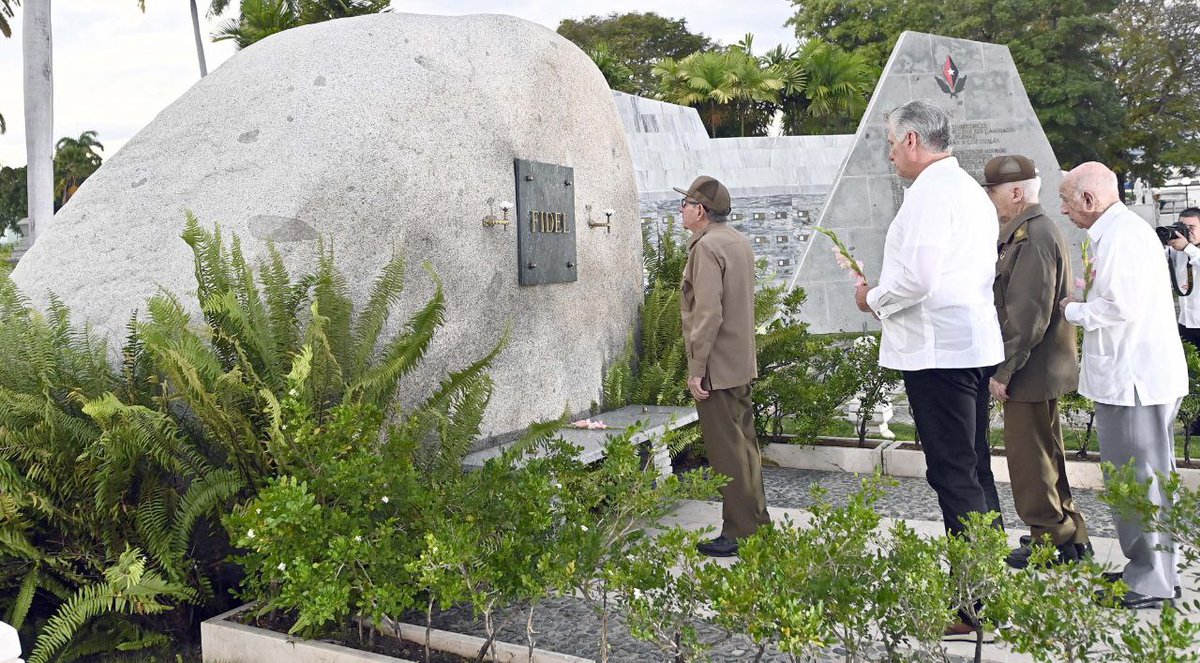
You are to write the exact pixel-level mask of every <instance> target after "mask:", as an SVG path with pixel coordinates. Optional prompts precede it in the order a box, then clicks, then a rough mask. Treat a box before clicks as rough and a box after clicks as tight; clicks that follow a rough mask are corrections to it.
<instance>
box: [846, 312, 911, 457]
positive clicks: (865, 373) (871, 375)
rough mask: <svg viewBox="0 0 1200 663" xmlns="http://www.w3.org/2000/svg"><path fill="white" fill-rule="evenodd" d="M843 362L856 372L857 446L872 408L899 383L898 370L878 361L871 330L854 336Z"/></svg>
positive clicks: (862, 439) (862, 440) (876, 343)
mask: <svg viewBox="0 0 1200 663" xmlns="http://www.w3.org/2000/svg"><path fill="white" fill-rule="evenodd" d="M846 363H847V364H848V365H849V366H850V367H851V369H852V370H853V372H854V374H855V375H856V376H857V379H858V382H857V385H856V389H857V392H858V412H857V420H856V421H855V425H854V430H855V432H856V433H857V434H858V446H860V447H862V446H865V445H866V442H867V426H868V425H870V423H871V417H872V416H874V414H875V408H876V407H878V406H879V404H880V403H883V402H884V401H885V400H886V399H887V395H888V392H889V391H891V390H892V389H895V388H896V387H897V386H898V385H899V384H900V380H901V377H900V373H899V372H898V371H895V370H892V369H890V368H884V367H883V366H880V365H879V339H878V338H877V337H876V336H874V335H872V334H863V335H862V336H859V337H858V338H856V339H854V343H853V344H852V345H851V347H850V350H849V352H847V353H846Z"/></svg>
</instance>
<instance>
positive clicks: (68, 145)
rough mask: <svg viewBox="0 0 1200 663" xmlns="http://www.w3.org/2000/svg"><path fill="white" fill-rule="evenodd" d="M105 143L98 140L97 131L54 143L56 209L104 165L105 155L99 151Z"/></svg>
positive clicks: (65, 202) (61, 139) (64, 203)
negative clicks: (102, 155) (102, 163)
mask: <svg viewBox="0 0 1200 663" xmlns="http://www.w3.org/2000/svg"><path fill="white" fill-rule="evenodd" d="M96 150H99V151H100V152H103V151H104V146H103V145H101V144H100V142H99V141H98V140H96V132H95V131H85V132H83V133H82V134H79V138H71V137H70V136H67V137H65V138H60V139H58V142H57V143H55V145H54V209H55V210H57V209H58V208H60V207H62V206H63V205H66V204H67V201H68V200H70V199H71V196H73V195H75V192H76V191H78V190H79V187H80V185H82V184H83V181H84V180H86V179H87V178H88V177H89V176H91V174H92V173H94V172H96V170H98V169H99V168H100V164H101V162H103V161H104V158H103V157H101V156H100V154H99V153H97V151H96Z"/></svg>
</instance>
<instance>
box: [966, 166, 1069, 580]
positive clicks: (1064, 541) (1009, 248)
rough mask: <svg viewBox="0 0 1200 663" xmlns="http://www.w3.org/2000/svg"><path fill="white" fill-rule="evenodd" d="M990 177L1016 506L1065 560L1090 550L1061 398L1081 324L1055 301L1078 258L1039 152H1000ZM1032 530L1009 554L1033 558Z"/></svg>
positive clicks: (1022, 560) (1016, 562) (1021, 563)
mask: <svg viewBox="0 0 1200 663" xmlns="http://www.w3.org/2000/svg"><path fill="white" fill-rule="evenodd" d="M983 175H984V182H983V186H984V188H985V189H986V190H987V192H988V197H989V198H990V199H991V201H992V204H993V205H995V206H996V213H997V216H998V217H999V220H1000V238H999V247H998V248H999V258H998V261H997V263H996V281H995V283H994V285H993V290H994V292H995V298H996V310H997V314H998V315H999V318H1000V329H1001V331H1002V333H1003V335H1004V362H1003V363H1002V364H1000V366H999V367H998V368H997V369H996V373H995V375H993V376H992V378H991V380H990V381H989V384H988V388H989V390H990V391H991V393H992V396H993V397H995V398H996V400H998V401H1000V402H1002V403H1003V404H1004V444H1005V447H1006V453H1007V458H1008V471H1009V474H1010V475H1011V480H1012V491H1013V499H1014V501H1015V502H1016V507H1017V515H1019V516H1020V517H1021V520H1023V521H1025V523H1026V524H1028V525H1029V530H1030V534H1031V535H1032V539H1033V540H1042V538H1043V537H1048V539H1049V542H1050V543H1051V544H1053V545H1054V546H1055V547H1056V548H1057V549H1058V561H1059V562H1072V561H1076V560H1078V559H1079V558H1080V557H1084V556H1088V555H1090V554H1091V544H1090V543H1088V534H1087V526H1086V525H1084V522H1083V515H1082V514H1080V513H1079V511H1078V510H1077V509H1076V508H1075V504H1074V501H1073V500H1072V498H1071V487H1070V485H1068V483H1067V469H1066V452H1065V450H1064V448H1063V439H1062V430H1061V429H1060V425H1059V413H1058V398H1059V397H1060V396H1062V395H1063V394H1066V393H1067V392H1069V391H1071V390H1073V389H1075V387H1076V384H1077V382H1078V379H1079V364H1078V356H1077V353H1076V348H1075V332H1074V329H1073V328H1072V327H1071V325H1070V324H1069V323H1067V322H1066V321H1065V320H1064V319H1063V317H1062V312H1061V310H1060V309H1059V307H1058V305H1057V303H1058V301H1059V300H1061V299H1063V298H1064V297H1067V296H1068V295H1070V294H1071V287H1072V281H1071V259H1070V256H1069V254H1068V253H1067V249H1066V243H1065V242H1064V241H1063V236H1062V233H1061V232H1059V230H1058V227H1057V226H1056V225H1055V223H1054V220H1053V219H1050V218H1049V217H1047V216H1046V215H1045V212H1044V211H1043V210H1042V207H1041V205H1040V204H1039V203H1038V193H1039V189H1040V188H1041V178H1040V177H1038V175H1037V169H1036V168H1035V167H1034V164H1033V161H1031V160H1029V159H1028V158H1026V157H1023V156H1018V155H1006V156H999V157H996V158H995V159H992V160H991V161H989V162H988V163H987V165H986V166H985V167H984V171H983ZM1029 542H1030V539H1029V538H1024V537H1023V538H1022V542H1021V543H1022V545H1021V547H1019V548H1017V549H1016V550H1013V551H1012V553H1011V554H1009V556H1008V559H1007V562H1008V564H1009V565H1010V566H1012V567H1015V568H1024V567H1025V566H1026V565H1028V563H1029V555H1030V548H1029Z"/></svg>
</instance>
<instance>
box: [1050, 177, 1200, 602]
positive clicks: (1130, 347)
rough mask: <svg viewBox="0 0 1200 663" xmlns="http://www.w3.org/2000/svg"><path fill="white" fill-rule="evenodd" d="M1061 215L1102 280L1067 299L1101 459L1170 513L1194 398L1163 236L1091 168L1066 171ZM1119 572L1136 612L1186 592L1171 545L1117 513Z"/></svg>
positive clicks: (1081, 379) (1113, 182) (1109, 179)
mask: <svg viewBox="0 0 1200 663" xmlns="http://www.w3.org/2000/svg"><path fill="white" fill-rule="evenodd" d="M1059 197H1060V198H1061V199H1062V211H1063V214H1066V215H1067V216H1068V217H1070V219H1071V222H1072V223H1074V224H1075V225H1076V226H1078V227H1080V228H1083V229H1085V230H1087V233H1088V237H1089V238H1090V239H1091V242H1092V253H1093V254H1094V256H1095V265H1094V267H1095V276H1094V280H1093V283H1092V284H1091V288H1090V289H1089V292H1088V295H1087V298H1086V301H1082V302H1080V301H1074V299H1073V298H1070V297H1067V298H1064V299H1062V300H1061V302H1060V305H1061V306H1062V310H1063V314H1064V317H1065V318H1066V319H1067V321H1068V322H1071V323H1074V324H1076V325H1079V326H1080V327H1083V330H1084V335H1083V362H1082V368H1081V370H1080V374H1079V393H1080V394H1082V395H1084V396H1086V397H1088V398H1090V399H1092V400H1093V401H1095V403H1096V432H1097V436H1098V437H1099V439H1100V458H1101V459H1102V460H1105V461H1108V462H1112V463H1114V464H1115V465H1117V466H1122V465H1125V464H1127V463H1131V462H1132V465H1133V469H1134V472H1135V473H1136V474H1137V477H1138V479H1139V480H1142V481H1150V499H1151V500H1153V501H1154V503H1155V504H1157V505H1158V506H1159V507H1160V508H1169V504H1168V503H1167V499H1166V496H1165V495H1164V493H1163V491H1162V487H1161V485H1160V484H1159V481H1158V478H1157V476H1156V475H1157V474H1158V473H1168V472H1173V471H1174V470H1175V445H1174V440H1175V436H1174V434H1173V433H1174V425H1173V424H1174V421H1175V413H1176V411H1177V410H1178V409H1179V402H1180V399H1181V398H1183V397H1184V396H1185V395H1187V391H1188V376H1187V365H1186V364H1185V363H1184V358H1183V345H1182V343H1181V342H1180V340H1179V334H1178V333H1177V332H1176V329H1175V306H1174V303H1173V302H1172V301H1171V289H1170V277H1169V275H1168V273H1167V264H1166V262H1164V261H1163V259H1162V244H1161V243H1160V242H1159V241H1158V237H1157V236H1155V234H1154V231H1153V230H1152V229H1151V228H1150V226H1149V225H1147V224H1146V222H1145V221H1143V220H1142V219H1141V217H1139V216H1138V215H1137V214H1135V213H1134V212H1132V211H1131V210H1129V209H1128V208H1127V207H1125V205H1124V204H1122V203H1121V201H1120V197H1119V189H1118V188H1117V177H1116V175H1115V174H1113V172H1112V171H1111V170H1109V169H1108V168H1107V167H1106V166H1104V164H1101V163H1096V162H1094V161H1093V162H1089V163H1085V164H1082V165H1080V166H1078V167H1077V168H1075V169H1074V170H1072V171H1071V172H1069V173H1067V175H1066V177H1064V178H1063V182H1062V186H1061V188H1060V190H1059ZM1116 525H1117V537H1118V539H1119V540H1120V543H1121V552H1122V553H1123V554H1124V555H1125V557H1127V558H1128V559H1129V563H1128V564H1126V565H1125V568H1124V570H1123V571H1122V572H1120V573H1115V574H1109V577H1110V578H1113V577H1121V578H1122V579H1123V580H1124V581H1125V584H1127V585H1128V586H1129V588H1130V591H1129V593H1128V594H1126V595H1125V597H1124V598H1123V600H1122V602H1121V603H1122V605H1124V606H1125V607H1127V608H1134V609H1136V608H1148V607H1157V606H1159V605H1161V604H1162V603H1163V602H1164V601H1169V600H1171V599H1172V598H1173V597H1175V596H1177V595H1178V593H1179V590H1178V587H1179V571H1178V568H1177V566H1176V561H1177V558H1176V553H1175V551H1174V544H1173V542H1172V541H1171V538H1170V537H1169V536H1167V535H1165V534H1162V533H1158V532H1147V531H1145V530H1144V529H1143V528H1142V526H1141V524H1140V523H1139V522H1138V521H1136V520H1132V519H1128V518H1122V517H1120V516H1119V514H1118V515H1117V516H1116Z"/></svg>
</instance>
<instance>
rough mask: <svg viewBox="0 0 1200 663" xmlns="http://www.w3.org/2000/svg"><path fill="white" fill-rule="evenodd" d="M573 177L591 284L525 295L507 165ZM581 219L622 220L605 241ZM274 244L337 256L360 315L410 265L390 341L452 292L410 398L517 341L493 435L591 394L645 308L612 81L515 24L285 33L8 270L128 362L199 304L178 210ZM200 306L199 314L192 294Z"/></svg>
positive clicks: (500, 365)
mask: <svg viewBox="0 0 1200 663" xmlns="http://www.w3.org/2000/svg"><path fill="white" fill-rule="evenodd" d="M515 158H520V159H531V160H535V161H542V162H548V163H554V164H562V165H566V166H571V167H573V168H574V175H575V186H574V196H575V214H576V220H577V232H576V244H577V251H578V268H577V269H578V280H577V281H575V282H573V283H556V284H550V285H539V286H524V287H522V286H519V285H518V284H517V256H516V253H517V232H516V230H515V229H514V228H512V227H508V228H503V227H494V228H487V227H484V226H483V224H482V223H481V221H482V220H483V218H484V217H485V216H487V215H488V214H489V211H494V212H495V214H496V215H500V211H499V210H498V209H495V208H490V207H489V199H491V201H493V202H494V204H495V205H498V204H499V202H500V201H512V200H514V196H515V184H514V173H513V160H514V159H515ZM585 206H590V207H591V209H593V210H603V209H606V208H612V209H613V210H615V214H614V215H613V218H612V231H611V232H605V230H603V229H590V228H588V226H587V216H588V212H587V211H586V207H585ZM185 210H192V211H193V212H195V214H196V215H197V216H198V217H199V219H200V220H201V223H202V225H204V226H206V227H211V225H212V224H213V223H220V224H221V227H222V231H223V233H225V234H226V236H228V234H229V233H236V234H237V235H239V236H240V237H241V240H242V246H243V250H244V251H245V252H246V253H247V254H248V257H250V258H251V260H252V261H253V262H255V263H257V259H258V257H261V256H263V255H265V254H266V248H267V240H271V241H273V242H274V243H275V245H276V246H277V248H278V249H279V250H280V252H281V253H282V254H283V256H284V259H285V261H286V263H287V264H288V266H289V268H290V269H291V270H292V273H293V275H297V274H299V273H300V272H301V271H302V270H307V269H311V268H312V266H313V265H314V264H315V262H314V257H315V254H316V249H317V240H318V238H319V237H324V238H326V240H327V241H331V242H332V244H333V247H334V250H335V253H336V256H337V263H338V265H339V267H340V268H341V270H342V271H343V273H344V274H345V276H346V278H347V281H348V282H349V284H350V287H351V289H352V295H353V298H354V300H355V302H356V303H361V302H364V301H365V300H366V297H367V296H368V293H369V289H370V286H371V283H372V282H373V280H374V279H375V277H376V276H377V275H378V274H379V273H380V270H381V268H382V266H383V265H384V264H385V263H386V262H387V261H388V260H389V258H390V257H391V256H392V255H393V252H399V253H401V254H402V255H403V256H404V258H405V260H406V263H407V265H408V270H407V278H406V288H405V294H404V298H403V300H402V301H401V303H400V304H399V305H398V306H397V307H395V308H394V309H393V315H392V319H391V320H390V321H389V325H390V329H391V331H395V330H396V329H397V328H398V327H399V326H400V324H402V323H403V321H404V320H405V319H407V317H408V316H409V315H410V314H411V313H412V312H413V311H415V310H416V309H417V308H418V307H419V306H420V305H421V304H423V303H424V302H425V301H427V300H428V298H429V297H430V296H431V294H432V293H433V282H432V280H431V279H430V278H429V276H428V275H427V274H425V273H424V272H423V271H422V270H421V269H420V265H421V263H422V262H425V261H428V262H429V263H430V264H431V265H432V267H433V269H434V270H435V271H436V273H437V274H438V275H440V277H441V278H442V279H443V281H444V283H445V287H446V299H447V305H448V309H447V316H446V325H445V327H444V328H443V330H442V331H441V332H440V333H439V334H438V336H437V337H436V339H435V341H434V343H433V346H432V348H431V350H430V353H429V355H428V357H427V358H426V360H425V362H424V365H423V366H422V368H421V369H420V371H419V372H418V373H417V374H415V375H413V376H410V377H409V378H406V380H405V381H404V382H403V384H402V393H401V397H402V400H403V401H404V402H405V403H412V402H415V401H416V400H418V399H420V398H421V397H423V396H424V395H425V394H427V393H428V391H429V390H430V389H431V388H432V387H433V386H434V384H435V383H436V381H437V380H438V379H440V378H441V377H442V376H444V375H445V374H446V373H447V372H448V371H451V370H455V369H458V368H460V367H462V366H465V365H466V364H468V363H470V362H471V361H472V360H474V359H475V358H477V357H479V356H482V355H483V354H485V353H486V352H487V351H488V349H490V348H491V347H492V345H493V344H495V343H496V341H497V339H499V338H500V337H501V335H502V333H503V331H504V328H505V326H506V325H511V341H510V342H509V345H508V347H507V349H505V351H504V352H503V354H502V355H501V356H500V357H499V359H498V360H497V362H496V363H495V365H494V367H493V370H492V377H493V379H494V380H495V383H496V388H495V393H494V395H493V397H492V402H491V405H490V406H489V408H488V412H487V415H486V417H485V420H484V427H485V431H486V432H488V433H493V434H498V433H504V432H508V431H513V430H516V429H519V428H521V427H523V426H524V425H526V424H527V423H528V422H530V421H533V420H536V419H541V418H547V417H554V416H557V415H559V414H561V413H562V412H563V410H564V408H566V409H569V410H571V411H572V412H580V411H583V410H585V409H587V408H588V406H589V405H590V404H591V403H592V402H593V401H595V400H597V399H598V398H599V392H600V381H601V374H602V371H603V369H604V367H606V366H608V365H609V364H611V363H612V362H613V361H614V360H615V359H616V358H618V357H619V355H620V353H621V351H622V350H623V348H624V345H625V342H626V338H627V335H628V334H629V332H630V330H631V329H632V326H633V324H634V322H635V320H636V315H637V309H638V306H639V304H640V303H641V286H642V268H641V234H640V231H639V227H638V222H637V217H636V213H637V193H636V190H635V186H634V177H633V170H632V166H631V162H630V158H629V152H628V148H627V146H626V142H625V136H624V130H623V128H622V125H621V121H620V119H619V117H618V116H617V112H616V109H615V107H614V105H613V101H612V96H611V94H610V92H609V89H608V86H607V85H606V84H605V81H604V78H603V77H602V76H601V74H600V72H599V71H598V70H597V69H596V67H595V66H594V65H593V64H592V62H591V60H590V59H589V58H588V57H587V55H586V54H584V53H583V52H582V51H580V50H579V49H578V48H576V47H575V46H574V45H573V44H571V43H570V42H568V41H567V40H566V39H563V38H561V37H559V36H558V35H557V34H555V33H554V32H552V31H550V30H548V29H546V28H543V27H541V26H539V25H536V24H533V23H530V22H527V21H523V20H520V19H517V18H513V17H509V16H498V15H477V16H462V17H443V16H423V15H414V14H384V15H376V16H368V17H361V18H352V19H343V20H337V21H330V22H328V23H321V24H318V25H312V26H307V27H302V28H297V29H294V30H288V31H286V32H283V33H280V34H278V35H275V36H273V37H271V38H269V39H266V40H264V41H262V42H259V43H258V44H255V45H254V46H251V47H250V48H247V49H246V50H244V51H242V52H240V53H238V54H237V55H236V56H234V57H233V58H231V59H230V60H229V61H228V62H226V63H225V64H224V65H223V66H221V68H220V69H218V70H216V71H215V72H213V73H212V74H210V75H209V76H208V77H207V78H205V79H203V80H201V81H200V82H199V83H197V84H196V85H195V86H193V87H192V89H191V90H189V91H188V92H187V93H186V94H184V95H183V96H182V97H181V98H180V99H179V100H177V101H176V102H175V103H174V104H172V105H171V106H170V107H168V108H167V109H166V110H164V111H163V112H162V113H161V114H160V115H159V116H158V117H157V118H156V119H155V120H154V121H153V122H152V123H151V124H150V125H148V126H147V127H146V128H145V129H143V130H142V131H141V132H140V133H138V135H137V136H135V137H134V138H133V139H132V140H130V141H129V143H128V144H126V146H125V147H124V148H123V149H122V150H120V151H119V152H118V153H117V154H115V155H114V156H113V157H112V158H111V159H109V161H108V162H106V163H105V164H104V166H103V167H102V168H100V170H99V171H97V172H96V174H95V175H93V176H92V177H91V178H89V179H88V181H87V182H86V183H85V184H84V185H83V187H82V188H81V189H80V190H79V192H78V193H77V194H76V195H75V196H74V197H73V198H72V199H71V201H70V202H69V203H68V204H67V205H66V206H65V207H64V208H63V209H62V210H61V211H60V212H59V213H58V214H57V216H56V217H55V219H54V223H53V225H51V227H49V228H48V229H46V231H45V234H44V235H43V236H41V238H40V239H39V240H38V242H37V244H36V245H35V246H34V247H32V248H31V249H30V250H29V252H28V253H27V254H26V255H25V256H24V257H23V258H22V260H21V261H20V263H19V265H18V266H17V268H16V271H15V272H14V278H15V280H16V282H17V284H18V285H19V286H20V287H21V289H22V290H23V291H24V292H25V293H26V294H27V295H29V296H30V297H31V298H32V299H33V300H34V301H35V302H37V303H39V304H40V303H44V302H46V301H47V299H48V296H49V293H51V292H53V293H55V294H57V295H58V296H59V297H61V298H62V299H63V300H64V301H65V302H66V303H67V304H68V305H69V306H70V308H71V310H72V312H73V313H74V314H75V316H76V319H77V320H79V321H82V320H87V321H90V322H91V323H92V325H93V327H94V328H95V329H96V330H97V331H99V332H101V333H103V334H106V335H107V336H108V337H109V339H110V344H111V345H112V346H114V348H115V346H116V345H117V344H119V342H120V341H121V339H122V336H123V328H124V325H125V323H126V322H127V321H128V320H129V317H130V314H131V313H132V312H133V311H134V310H135V309H138V308H142V307H144V303H145V301H146V299H147V298H148V297H150V296H151V295H153V294H155V292H156V291H158V289H159V288H163V289H166V290H169V291H172V292H175V293H177V294H180V295H182V296H183V298H184V299H185V300H186V299H188V298H189V297H188V295H189V294H190V293H194V291H195V288H196V283H195V278H194V276H193V272H192V263H191V254H190V250H189V249H188V247H187V246H186V245H185V244H184V243H183V241H181V240H180V239H179V235H180V232H181V231H182V229H183V225H184V211H185ZM192 299H194V297H193V298H192Z"/></svg>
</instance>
